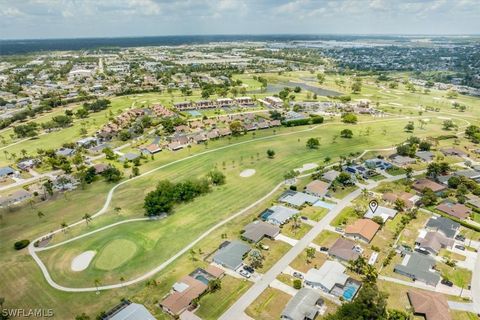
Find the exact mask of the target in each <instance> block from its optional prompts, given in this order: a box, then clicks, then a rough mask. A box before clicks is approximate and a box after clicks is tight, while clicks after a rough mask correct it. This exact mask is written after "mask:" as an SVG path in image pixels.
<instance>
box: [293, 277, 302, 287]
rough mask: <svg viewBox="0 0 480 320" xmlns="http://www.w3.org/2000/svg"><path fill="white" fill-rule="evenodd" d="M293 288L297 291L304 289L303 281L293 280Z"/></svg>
mask: <svg viewBox="0 0 480 320" xmlns="http://www.w3.org/2000/svg"><path fill="white" fill-rule="evenodd" d="M293 287H294V288H295V289H297V290H299V289H301V288H302V280H300V279H295V280H293Z"/></svg>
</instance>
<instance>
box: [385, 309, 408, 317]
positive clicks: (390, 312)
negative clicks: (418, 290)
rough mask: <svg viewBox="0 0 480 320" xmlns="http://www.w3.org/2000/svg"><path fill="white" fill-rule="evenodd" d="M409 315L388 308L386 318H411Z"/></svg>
mask: <svg viewBox="0 0 480 320" xmlns="http://www.w3.org/2000/svg"><path fill="white" fill-rule="evenodd" d="M411 319H412V318H411V316H410V315H408V314H407V313H405V312H403V311H399V310H395V309H389V310H388V319H387V320H411Z"/></svg>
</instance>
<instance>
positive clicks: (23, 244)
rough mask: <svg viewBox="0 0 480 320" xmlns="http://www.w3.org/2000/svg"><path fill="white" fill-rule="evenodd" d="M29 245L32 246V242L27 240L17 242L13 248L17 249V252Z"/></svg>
mask: <svg viewBox="0 0 480 320" xmlns="http://www.w3.org/2000/svg"><path fill="white" fill-rule="evenodd" d="M29 244H30V240H27V239H25V240H20V241H17V242H15V244H14V245H13V247H14V248H15V250H21V249H23V248H25V247H27V246H28V245H29Z"/></svg>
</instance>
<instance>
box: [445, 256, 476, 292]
mask: <svg viewBox="0 0 480 320" xmlns="http://www.w3.org/2000/svg"><path fill="white" fill-rule="evenodd" d="M436 268H437V270H438V271H439V272H440V273H441V274H442V278H446V279H448V280H450V281H452V282H453V284H454V285H456V286H459V287H463V288H466V287H467V286H468V285H469V284H470V283H471V282H472V272H471V271H470V270H467V269H463V268H459V267H454V268H452V267H449V266H447V265H446V264H445V263H443V262H437V264H436Z"/></svg>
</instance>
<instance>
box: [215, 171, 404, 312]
mask: <svg viewBox="0 0 480 320" xmlns="http://www.w3.org/2000/svg"><path fill="white" fill-rule="evenodd" d="M404 177H405V175H399V176H395V177H391V178H389V179H386V180H383V181H394V180H399V179H402V178H404ZM377 185H378V182H373V183H371V184H368V185H366V186H365V187H366V188H367V189H373V188H375V187H376V186H377ZM361 192H362V189H361V188H359V189H357V190H355V191H354V192H352V193H350V194H349V195H347V196H346V197H345V198H343V199H342V200H340V201H339V202H338V204H337V205H336V206H335V207H334V208H333V209H332V210H331V211H330V212H329V213H328V214H327V215H326V216H325V217H324V218H323V219H322V220H320V221H319V222H317V223H316V225H315V226H314V227H313V228H312V229H311V230H310V231H309V232H308V233H307V234H306V235H305V236H304V237H303V238H302V239H300V240H299V241H298V242H297V243H296V244H295V245H294V246H293V247H292V248H291V249H290V251H288V252H287V253H286V254H285V255H284V256H283V257H282V258H281V259H280V260H279V261H278V262H277V263H276V264H275V265H274V266H273V267H272V268H270V270H268V271H267V272H266V273H265V274H264V276H263V277H262V278H261V279H260V280H259V281H258V282H256V283H255V284H254V285H253V286H252V287H251V288H250V289H249V290H248V291H247V292H246V293H245V294H244V295H243V296H242V297H240V298H239V299H238V300H237V301H236V302H235V303H234V304H233V305H232V306H231V307H230V308H229V309H228V310H227V311H226V312H225V313H224V314H223V315H222V316H221V317H220V318H219V319H220V320H230V319H240V318H241V317H243V316H244V311H245V309H246V308H247V307H248V306H249V305H250V304H252V303H253V302H254V301H255V299H257V298H258V296H260V294H262V292H263V291H264V290H265V289H266V288H267V287H268V286H269V285H270V284H271V283H272V282H273V281H274V280H275V279H276V278H277V276H278V275H279V274H280V273H282V271H283V270H285V269H286V268H287V267H288V266H289V265H290V263H291V262H292V261H293V260H294V259H295V258H296V257H297V256H298V255H299V254H300V253H302V252H303V250H305V248H307V247H308V246H309V245H310V243H311V242H312V241H313V239H315V237H316V236H317V235H318V234H319V233H320V232H322V231H323V230H325V229H327V227H328V226H329V225H330V223H331V222H332V220H333V219H335V217H336V216H337V215H338V214H339V213H340V212H341V211H342V210H343V209H344V208H345V207H346V206H348V205H349V204H350V203H351V202H352V201H353V200H354V199H355V198H357V197H358V196H360V194H361Z"/></svg>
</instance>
